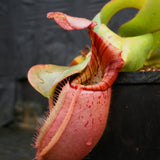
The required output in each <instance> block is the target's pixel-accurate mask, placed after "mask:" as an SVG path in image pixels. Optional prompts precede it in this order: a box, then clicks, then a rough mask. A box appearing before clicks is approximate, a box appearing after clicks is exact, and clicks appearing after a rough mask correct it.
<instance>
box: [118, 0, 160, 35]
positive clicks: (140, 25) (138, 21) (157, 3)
mask: <svg viewBox="0 0 160 160" xmlns="http://www.w3.org/2000/svg"><path fill="white" fill-rule="evenodd" d="M159 8H160V0H148V2H147V3H145V5H144V6H143V7H142V8H141V10H140V11H139V13H138V14H137V15H136V16H135V17H134V18H133V19H132V20H130V21H129V22H127V23H125V24H124V25H122V26H121V27H120V29H119V35H121V36H125V37H128V36H136V35H142V34H146V33H152V32H155V31H158V30H160V11H159Z"/></svg>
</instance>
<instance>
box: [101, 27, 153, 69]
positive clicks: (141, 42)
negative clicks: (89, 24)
mask: <svg viewBox="0 0 160 160" xmlns="http://www.w3.org/2000/svg"><path fill="white" fill-rule="evenodd" d="M98 34H99V35H101V36H102V37H103V38H104V39H105V40H107V41H109V42H110V43H111V44H112V45H113V46H115V47H117V48H119V49H121V50H122V55H121V56H122V58H123V60H124V61H125V64H124V66H123V67H122V69H121V71H125V72H126V71H128V72H129V71H136V70H139V69H140V68H141V67H142V66H143V65H144V62H145V60H146V58H147V56H148V54H149V51H150V49H151V48H152V45H153V36H152V34H144V35H140V36H135V37H120V36H119V35H117V34H115V33H114V32H112V31H111V30H110V29H109V28H108V27H107V26H105V25H104V24H102V25H101V26H100V27H99V30H98Z"/></svg>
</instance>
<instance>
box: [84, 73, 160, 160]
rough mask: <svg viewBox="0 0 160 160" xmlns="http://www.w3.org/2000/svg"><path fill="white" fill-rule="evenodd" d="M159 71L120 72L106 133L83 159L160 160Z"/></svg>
mask: <svg viewBox="0 0 160 160" xmlns="http://www.w3.org/2000/svg"><path fill="white" fill-rule="evenodd" d="M159 135H160V72H159V71H155V72H154V71H148V72H128V73H127V72H126V73H124V72H121V73H120V74H119V76H118V78H117V80H116V82H115V83H114V85H113V87H112V100H111V107H110V113H109V118H108V123H107V127H106V130H105V132H104V134H103V136H102V138H101V140H100V141H99V143H98V144H97V145H96V147H95V148H94V149H93V150H92V152H91V153H90V154H89V155H88V156H87V157H86V158H85V160H87V159H88V160H89V159H90V160H144V159H145V160H153V159H154V160H159V159H160V136H159Z"/></svg>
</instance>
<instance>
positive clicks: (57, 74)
mask: <svg viewBox="0 0 160 160" xmlns="http://www.w3.org/2000/svg"><path fill="white" fill-rule="evenodd" d="M89 60H90V57H87V58H86V59H85V60H84V61H83V62H81V63H79V64H77V65H75V66H72V67H64V66H56V65H52V64H48V65H36V66H33V67H32V68H31V69H30V70H29V72H28V80H29V82H30V83H31V85H32V86H33V87H34V88H35V89H36V90H37V91H38V92H39V93H41V94H42V95H43V96H45V97H47V98H49V97H50V96H52V94H53V92H54V90H55V87H56V86H57V84H58V83H59V82H60V81H62V80H63V79H65V78H67V77H69V76H71V75H73V74H76V73H80V72H81V71H82V70H83V69H84V68H85V67H86V66H87V64H88V62H89Z"/></svg>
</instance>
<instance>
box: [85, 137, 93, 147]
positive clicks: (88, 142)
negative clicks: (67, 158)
mask: <svg viewBox="0 0 160 160" xmlns="http://www.w3.org/2000/svg"><path fill="white" fill-rule="evenodd" d="M91 145H92V138H89V139H88V141H87V142H86V146H91Z"/></svg>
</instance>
